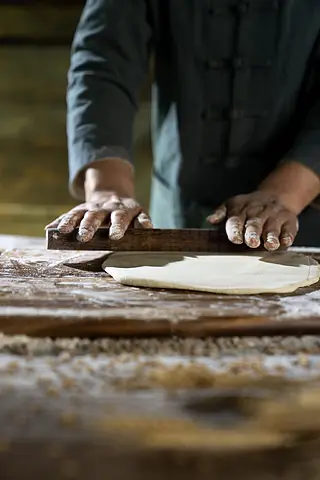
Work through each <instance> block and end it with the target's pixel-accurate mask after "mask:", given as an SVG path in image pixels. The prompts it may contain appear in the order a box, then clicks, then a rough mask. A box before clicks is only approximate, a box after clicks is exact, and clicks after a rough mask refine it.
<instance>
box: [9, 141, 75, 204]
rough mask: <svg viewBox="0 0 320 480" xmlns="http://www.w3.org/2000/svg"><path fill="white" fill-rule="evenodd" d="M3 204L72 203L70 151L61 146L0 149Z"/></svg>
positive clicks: (24, 146) (19, 146)
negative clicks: (68, 156)
mask: <svg viewBox="0 0 320 480" xmlns="http://www.w3.org/2000/svg"><path fill="white" fill-rule="evenodd" d="M0 177H1V179H2V181H1V189H0V203H2V202H3V203H14V202H16V203H21V204H23V203H24V204H28V203H29V204H38V203H40V204H48V205H50V204H51V205H52V204H56V205H59V204H61V205H67V204H71V203H73V200H72V199H71V197H70V194H69V192H68V161H67V151H66V149H61V148H53V147H49V148H40V147H39V148H30V146H29V148H27V147H26V145H23V144H22V145H19V144H17V145H13V144H12V145H11V146H10V148H7V149H4V148H0Z"/></svg>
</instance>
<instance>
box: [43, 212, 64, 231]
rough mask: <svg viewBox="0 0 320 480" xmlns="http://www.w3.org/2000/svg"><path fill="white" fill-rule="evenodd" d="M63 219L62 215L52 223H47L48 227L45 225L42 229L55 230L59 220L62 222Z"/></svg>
mask: <svg viewBox="0 0 320 480" xmlns="http://www.w3.org/2000/svg"><path fill="white" fill-rule="evenodd" d="M63 217H64V214H63V215H60V217H58V218H56V219H55V220H53V221H52V222H50V223H48V225H46V226H45V227H44V228H45V230H47V229H48V228H57V226H58V225H59V223H60V220H62V218H63Z"/></svg>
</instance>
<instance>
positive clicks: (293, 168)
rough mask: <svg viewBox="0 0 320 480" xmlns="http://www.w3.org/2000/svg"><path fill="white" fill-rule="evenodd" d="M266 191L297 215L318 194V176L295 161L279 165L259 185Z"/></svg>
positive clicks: (319, 186) (319, 182)
mask: <svg viewBox="0 0 320 480" xmlns="http://www.w3.org/2000/svg"><path fill="white" fill-rule="evenodd" d="M259 190H261V191H268V192H270V193H271V194H273V195H275V196H276V197H277V198H278V199H279V201H280V202H281V203H282V205H284V206H285V207H286V208H288V209H289V210H290V211H292V212H293V213H295V214H296V215H299V214H300V213H301V212H302V210H304V209H305V208H306V207H307V206H308V205H309V204H310V203H312V202H313V200H314V199H315V198H316V197H317V196H318V195H320V176H319V175H317V173H315V172H314V171H313V170H311V169H310V168H309V167H306V166H305V165H303V164H302V163H299V162H295V161H287V162H284V163H282V164H281V165H279V166H278V167H277V168H276V169H275V170H274V171H273V172H272V173H271V174H270V175H269V176H268V177H267V178H266V179H265V180H264V181H263V182H262V183H261V185H260V186H259Z"/></svg>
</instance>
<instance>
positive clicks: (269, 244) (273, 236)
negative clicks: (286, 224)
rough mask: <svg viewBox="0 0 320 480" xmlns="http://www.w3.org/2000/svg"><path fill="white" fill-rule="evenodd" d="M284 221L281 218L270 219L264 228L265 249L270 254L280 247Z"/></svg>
mask: <svg viewBox="0 0 320 480" xmlns="http://www.w3.org/2000/svg"><path fill="white" fill-rule="evenodd" d="M282 224H283V221H282V220H281V218H274V217H273V218H269V219H268V220H267V221H266V223H265V225H264V228H263V234H262V236H263V240H264V247H265V249H266V250H269V251H270V252H272V251H274V250H278V248H279V247H280V240H279V237H280V233H281V227H282Z"/></svg>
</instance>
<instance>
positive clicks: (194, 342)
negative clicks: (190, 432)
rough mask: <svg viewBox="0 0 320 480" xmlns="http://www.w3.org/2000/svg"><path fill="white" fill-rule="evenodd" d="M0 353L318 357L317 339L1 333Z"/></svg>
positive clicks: (318, 343) (314, 337)
mask: <svg viewBox="0 0 320 480" xmlns="http://www.w3.org/2000/svg"><path fill="white" fill-rule="evenodd" d="M0 353H10V354H13V355H34V356H41V355H45V356H47V355H53V356H56V355H60V354H63V355H65V356H70V357H72V356H75V355H87V354H88V355H98V354H105V355H113V356H118V355H123V354H125V353H128V354H137V355H148V356H154V355H165V356H177V355H178V356H188V357H198V356H204V357H212V358H220V357H221V356H224V355H231V356H234V357H242V356H243V355H259V354H260V355H261V354H263V355H297V354H301V355H303V354H312V355H318V354H320V336H303V337H289V336H288V337H261V338H258V337H241V338H240V337H228V338H223V337H221V338H206V339H190V338H187V339H182V338H171V339H163V340H162V339H158V338H150V339H135V338H133V339H121V338H120V339H111V338H104V339H99V340H89V339H80V338H70V339H69V338H66V339H51V338H30V337H27V336H8V335H3V334H1V333H0Z"/></svg>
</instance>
